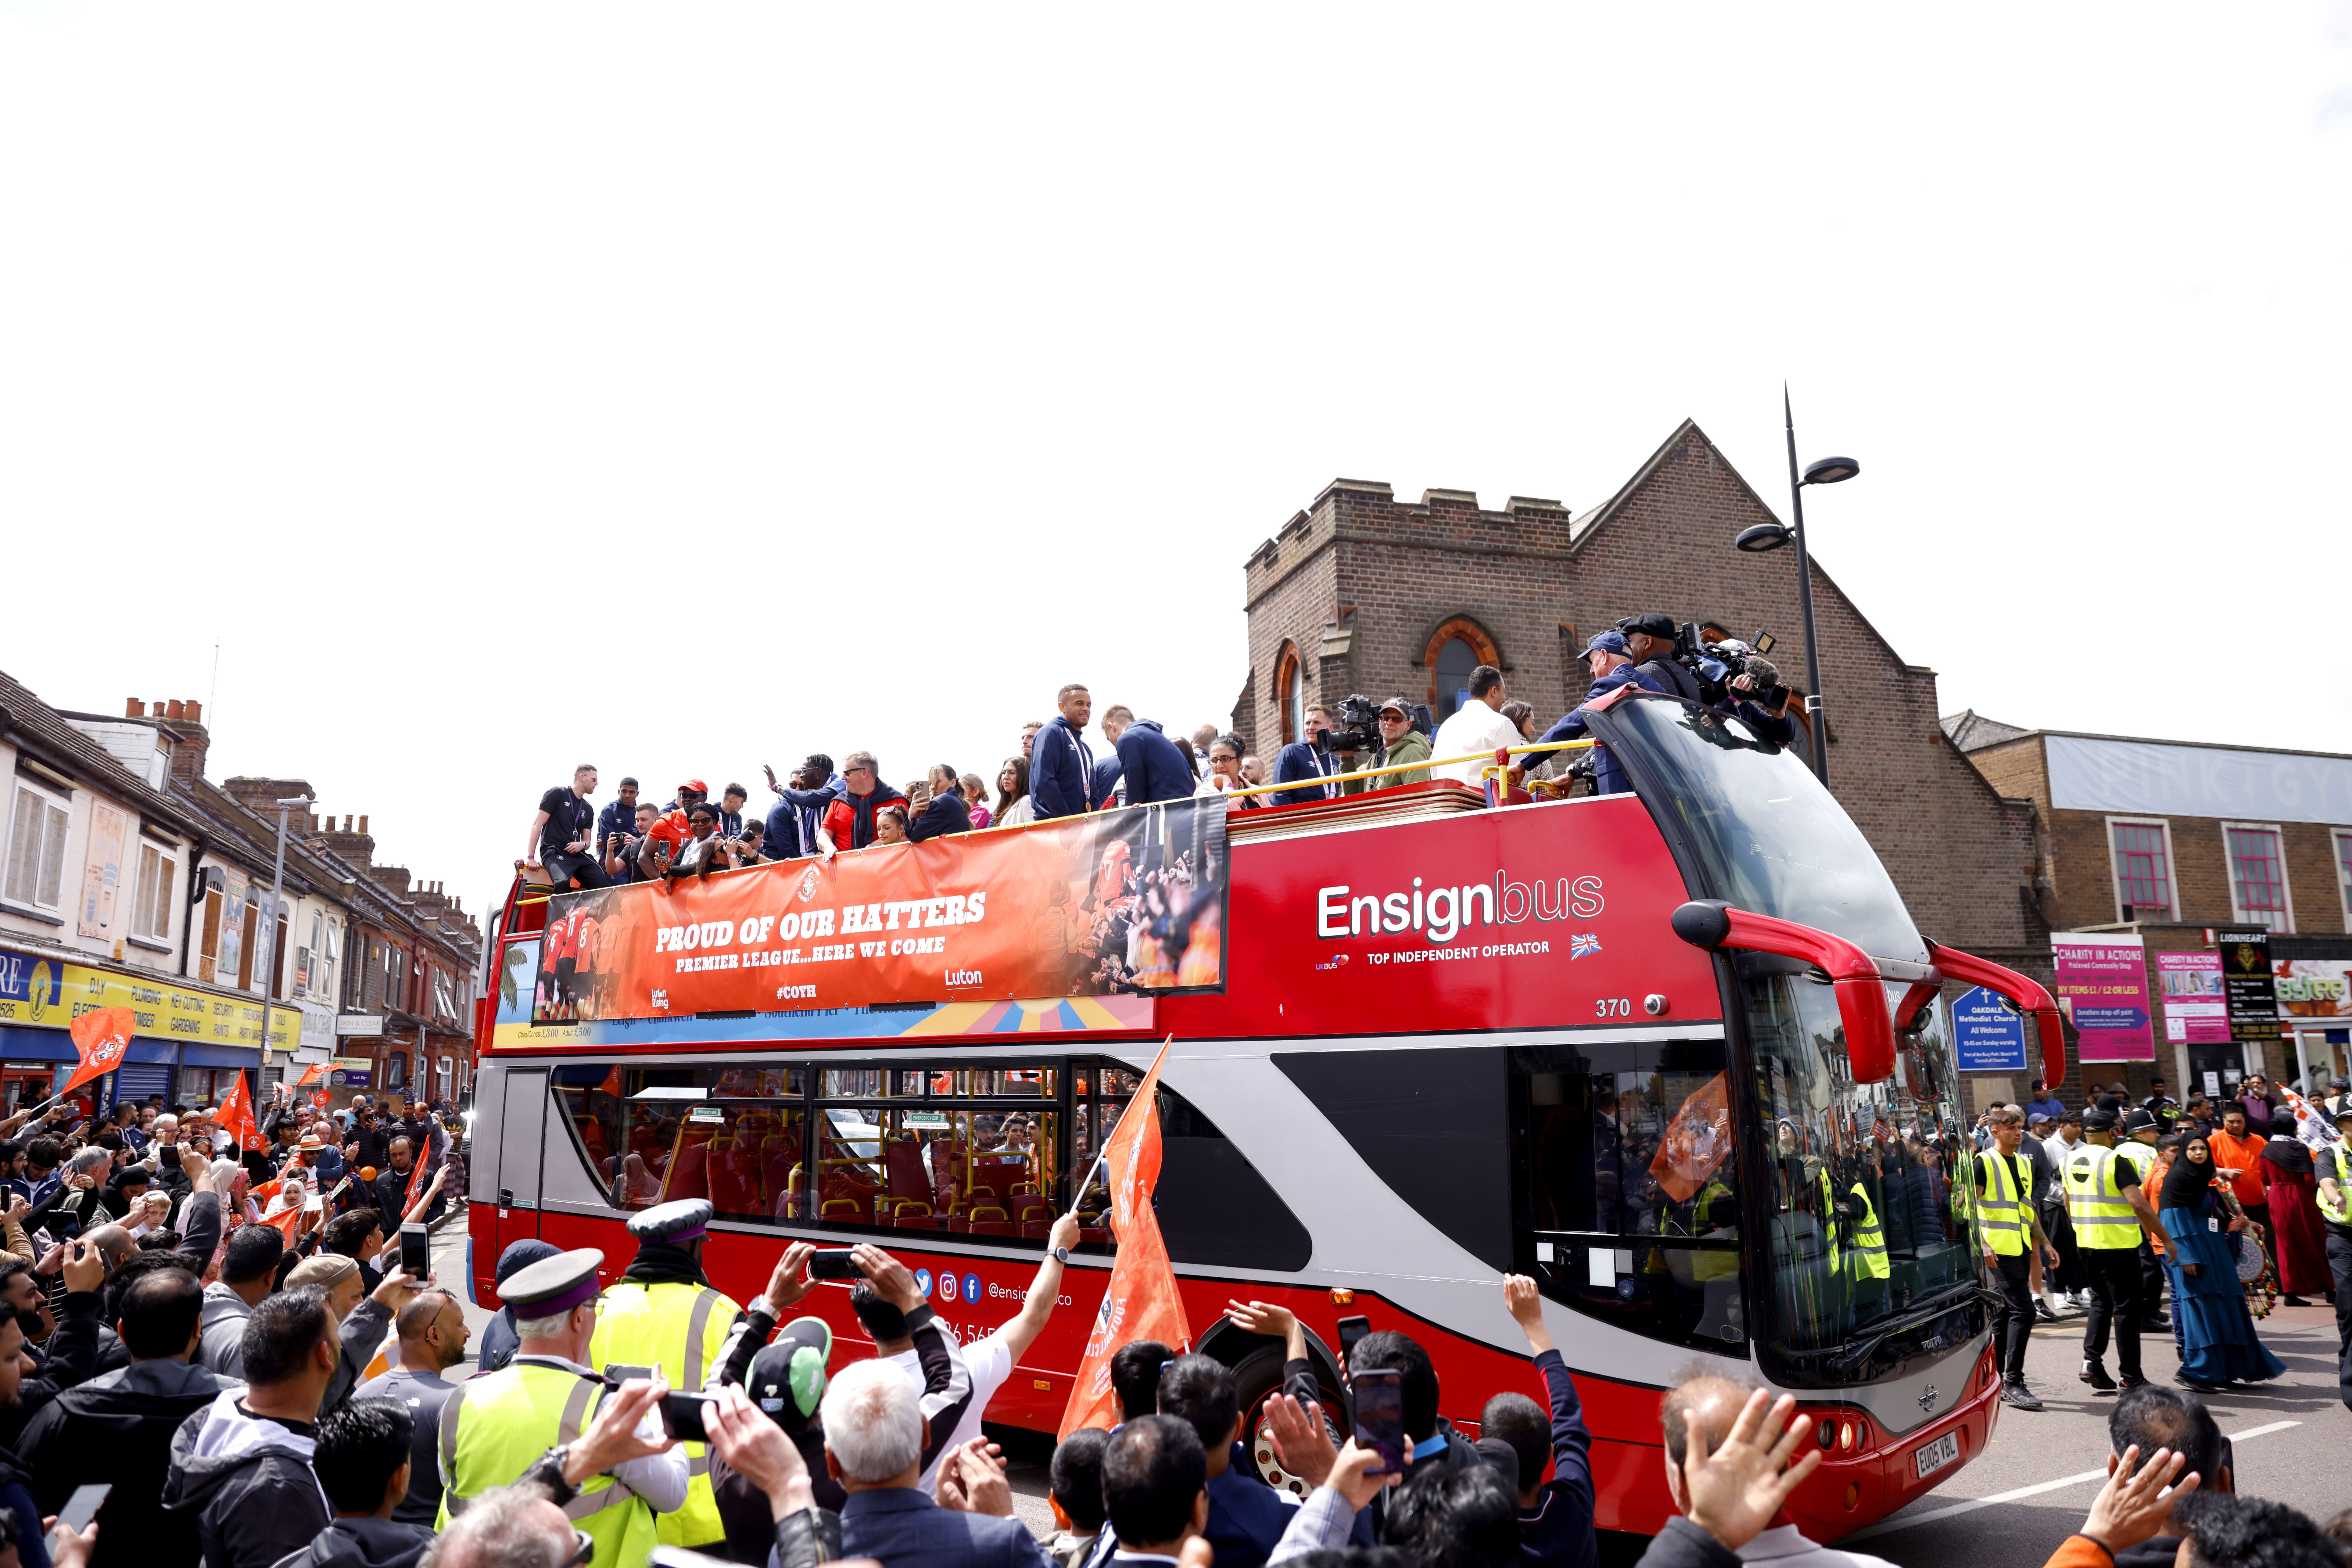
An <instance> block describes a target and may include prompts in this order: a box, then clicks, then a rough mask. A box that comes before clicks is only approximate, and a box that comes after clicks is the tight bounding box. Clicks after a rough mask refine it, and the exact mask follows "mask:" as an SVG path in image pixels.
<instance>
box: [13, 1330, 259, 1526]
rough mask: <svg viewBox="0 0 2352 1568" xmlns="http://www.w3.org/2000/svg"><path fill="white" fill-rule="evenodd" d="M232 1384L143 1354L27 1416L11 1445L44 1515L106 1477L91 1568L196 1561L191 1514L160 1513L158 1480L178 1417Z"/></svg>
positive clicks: (160, 1484)
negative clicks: (21, 1432) (28, 1473)
mask: <svg viewBox="0 0 2352 1568" xmlns="http://www.w3.org/2000/svg"><path fill="white" fill-rule="evenodd" d="M227 1386H228V1384H225V1383H223V1382H222V1381H221V1380H220V1379H219V1378H217V1377H215V1376H214V1375H213V1374H212V1373H209V1372H206V1371H205V1369H204V1368H203V1367H200V1366H191V1365H189V1364H188V1363H185V1362H178V1361H145V1362H140V1363H136V1364H135V1365H131V1366H127V1367H125V1368H123V1369H122V1370H121V1371H120V1372H114V1373H106V1374H104V1375H103V1376H100V1377H96V1378H93V1379H91V1380H90V1381H89V1382H88V1383H85V1384H82V1385H81V1386H79V1388H69V1389H67V1390H66V1391H65V1392H64V1393H63V1394H59V1395H58V1397H57V1398H55V1399H54V1400H51V1401H50V1402H49V1404H48V1405H47V1407H46V1408H44V1409H43V1410H42V1411H41V1413H40V1414H39V1415H36V1416H34V1417H33V1419H32V1421H31V1422H30V1424H28V1425H27V1426H26V1428H25V1435H24V1436H22V1437H20V1438H18V1439H17V1442H16V1451H17V1452H18V1453H19V1454H20V1455H22V1456H23V1457H24V1458H25V1461H26V1463H27V1464H29V1465H30V1466H31V1467H32V1471H33V1496H34V1498H35V1500H37V1502H38V1503H39V1504H40V1509H41V1511H42V1512H43V1513H45V1514H51V1513H56V1512H58V1510H61V1509H63V1508H64V1507H65V1504H66V1500H67V1499H68V1498H69V1497H71V1496H73V1490H74V1489H75V1488H76V1487H79V1486H84V1485H87V1484H89V1483H90V1482H92V1481H107V1482H111V1483H112V1484H113V1487H114V1489H113V1490H112V1491H111V1492H109V1493H108V1494H107V1498H106V1504H105V1506H104V1507H102V1508H100V1510H98V1522H99V1523H100V1524H102V1525H104V1526H105V1527H106V1528H105V1529H103V1530H101V1531H99V1532H98V1545H97V1547H96V1549H95V1550H94V1551H93V1552H91V1554H90V1563H91V1564H92V1568H110V1564H113V1563H126V1564H138V1565H139V1568H149V1565H151V1564H152V1565H154V1568H176V1565H179V1564H193V1563H194V1562H195V1560H196V1552H197V1546H196V1521H195V1520H194V1518H193V1517H191V1516H189V1515H187V1514H184V1513H181V1514H174V1513H167V1512H165V1511H164V1510H163V1478H164V1476H165V1475H166V1474H167V1473H169V1471H170V1470H171V1468H172V1439H173V1436H174V1435H175V1434H177V1432H178V1431H179V1429H180V1425H181V1423H182V1422H184V1421H185V1420H186V1419H187V1418H188V1417H189V1416H191V1415H194V1414H195V1413H196V1412H197V1411H199V1410H202V1409H204V1408H205V1407H206V1406H207V1405H211V1404H212V1403H213V1401H215V1399H218V1398H219V1397H220V1394H221V1390H222V1389H224V1388H226V1387H227Z"/></svg>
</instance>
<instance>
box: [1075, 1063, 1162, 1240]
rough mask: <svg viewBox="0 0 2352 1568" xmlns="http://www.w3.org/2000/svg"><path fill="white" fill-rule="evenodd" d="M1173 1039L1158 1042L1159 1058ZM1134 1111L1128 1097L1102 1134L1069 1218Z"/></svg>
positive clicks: (1131, 1098) (1079, 1186)
mask: <svg viewBox="0 0 2352 1568" xmlns="http://www.w3.org/2000/svg"><path fill="white" fill-rule="evenodd" d="M1175 1038H1176V1037H1175V1036H1174V1035H1172V1034H1171V1035H1170V1036H1169V1037H1168V1038H1167V1039H1164V1040H1162V1041H1160V1055H1161V1056H1166V1055H1167V1054H1168V1047H1169V1046H1170V1045H1171V1044H1172V1043H1173V1042H1174V1041H1175ZM1099 1070H1100V1069H1099V1068H1097V1071H1099ZM1134 1109H1135V1100H1134V1099H1133V1097H1132V1096H1130V1097H1129V1100H1128V1102H1127V1103H1126V1104H1125V1105H1124V1106H1122V1107H1120V1109H1119V1113H1118V1121H1114V1122H1112V1123H1111V1124H1110V1131H1108V1133H1106V1134H1104V1136H1103V1141H1102V1147H1101V1148H1099V1149H1097V1150H1096V1151H1095V1163H1094V1165H1093V1167H1092V1168H1091V1169H1089V1170H1088V1171H1087V1179H1086V1180H1085V1181H1083V1182H1080V1183H1079V1184H1077V1185H1076V1187H1075V1188H1073V1189H1071V1192H1070V1214H1069V1217H1070V1218H1072V1219H1076V1218H1077V1217H1078V1205H1079V1204H1080V1203H1082V1202H1084V1201H1085V1199H1086V1195H1087V1188H1088V1187H1091V1186H1093V1185H1094V1184H1095V1177H1096V1176H1097V1174H1098V1173H1100V1172H1101V1170H1102V1168H1103V1162H1104V1161H1105V1160H1108V1159H1109V1158H1110V1143H1111V1140H1112V1139H1114V1138H1116V1137H1118V1130H1119V1129H1120V1128H1121V1127H1124V1126H1125V1125H1127V1113H1128V1112H1129V1111H1130V1110H1134Z"/></svg>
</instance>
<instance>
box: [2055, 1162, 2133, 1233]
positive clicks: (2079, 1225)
mask: <svg viewBox="0 0 2352 1568" xmlns="http://www.w3.org/2000/svg"><path fill="white" fill-rule="evenodd" d="M2118 1161H2121V1162H2122V1163H2124V1164H2125V1165H2126V1166H2128V1167H2131V1168H2132V1169H2135V1170H2137V1166H2138V1163H2137V1161H2134V1160H2130V1159H2127V1158H2126V1156H2125V1155H2124V1152H2123V1151H2122V1150H2120V1149H2103V1148H2101V1147H2100V1146H2099V1145H2097V1144H2096V1143H2084V1144H2082V1145H2080V1146H2078V1147H2077V1148H2076V1149H2075V1151H2074V1153H2073V1154H2071V1155H2069V1156H2068V1157H2067V1160H2066V1169H2065V1171H2064V1173H2063V1174H2064V1176H2065V1179H2066V1217H2067V1219H2068V1220H2069V1221H2071V1222H2072V1223H2073V1225H2074V1245H2075V1246H2077V1247H2090V1248H2092V1249H2093V1250H2095V1251H2099V1252H2116V1251H2129V1250H2130V1249H2131V1248H2133V1247H2137V1246H2138V1245H2139V1236H2140V1231H2139V1219H2138V1216H2137V1215H2134V1214H2133V1213H2132V1206H2131V1203H2130V1201H2129V1200H2128V1199H2126V1197H2125V1196H2124V1191H2123V1188H2122V1187H2121V1186H2119V1185H2117V1184H2116V1163H2117V1162H2118Z"/></svg>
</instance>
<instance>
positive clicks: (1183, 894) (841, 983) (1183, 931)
mask: <svg viewBox="0 0 2352 1568" xmlns="http://www.w3.org/2000/svg"><path fill="white" fill-rule="evenodd" d="M1225 806H1226V803H1225V802H1224V800H1223V799H1222V798H1218V797H1201V798H1198V799H1192V800H1180V801H1168V802H1163V803H1160V804H1157V805H1139V806H1130V807H1128V808H1127V809H1125V810H1122V811H1109V812H1098V813H1095V814H1091V815H1089V816H1081V817H1071V818H1064V819H1061V820H1058V821H1054V822H1045V823H1038V824H1035V825H1034V826H1024V827H1017V828H1009V829H1000V830H991V831H985V832H980V833H970V834H957V835H953V836H951V837H944V838H934V839H930V840H928V841H927V842H925V843H921V844H894V845H870V846H868V847H866V848H864V849H858V850H851V851H847V852H845V853H842V854H839V855H835V857H834V858H832V859H830V860H823V859H818V858H813V857H812V858H803V859H798V860H785V861H781V862H778V863H776V864H774V865H768V866H756V867H750V868H744V869H742V870H738V871H724V872H719V873H717V874H715V875H712V876H710V877H708V878H697V877H691V876H689V877H683V878H679V879H677V880H675V881H672V882H640V883H635V884H633V885H630V886H626V887H618V888H600V889H593V890H590V891H584V892H577V893H560V894H558V895H556V896H555V897H554V898H553V899H551V900H549V904H548V917H547V928H546V935H545V938H544V939H543V940H542V941H541V943H540V953H539V973H538V986H537V991H536V994H535V995H534V997H533V1000H532V1009H531V1012H532V1018H533V1020H534V1021H535V1022H537V1023H541V1024H551V1023H565V1022H570V1021H573V1020H577V1019H592V1018H659V1017H691V1016H695V1015H696V1014H698V1013H725V1012H739V1013H789V1012H800V1011H803V1010H807V1009H814V1008H824V1007H856V1006H871V1005H875V1004H877V1003H887V1002H981V1001H990V1002H992V1001H1009V1000H1015V999H1018V998H1021V997H1025V996H1098V995H1103V994H1109V993H1113V992H1151V993H1155V994H1169V993H1179V992H1204V991H1218V990H1222V989H1223V985H1224V951H1223V950H1224V924H1225V895H1226V885H1227V880H1228V875H1227V868H1228V859H1227V853H1226V845H1225V816H1224V814H1225Z"/></svg>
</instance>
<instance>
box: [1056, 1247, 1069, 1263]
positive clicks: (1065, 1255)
mask: <svg viewBox="0 0 2352 1568" xmlns="http://www.w3.org/2000/svg"><path fill="white" fill-rule="evenodd" d="M1069 1260H1070V1249H1069V1248H1068V1247H1055V1248H1054V1261H1055V1262H1056V1263H1067V1262H1068V1261H1069Z"/></svg>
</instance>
